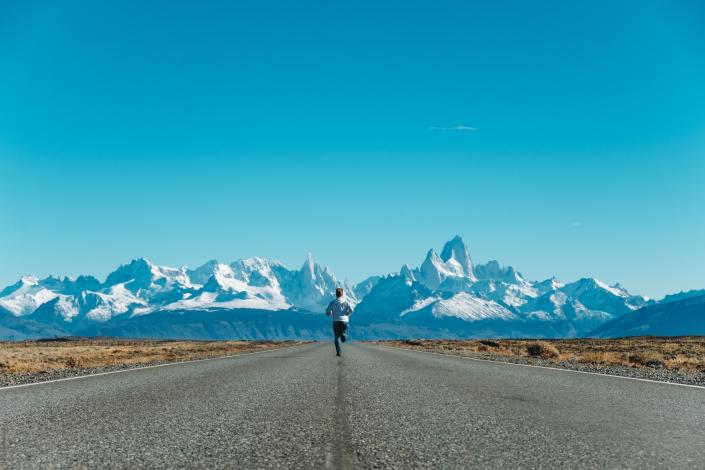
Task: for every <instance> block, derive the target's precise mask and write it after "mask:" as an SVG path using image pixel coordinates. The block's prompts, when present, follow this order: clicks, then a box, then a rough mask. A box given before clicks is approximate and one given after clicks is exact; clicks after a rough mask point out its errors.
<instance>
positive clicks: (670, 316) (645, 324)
mask: <svg viewBox="0 0 705 470" xmlns="http://www.w3.org/2000/svg"><path fill="white" fill-rule="evenodd" d="M694 335H705V295H701V296H696V297H685V298H683V299H680V300H675V301H672V302H661V303H657V304H653V305H649V306H647V307H643V308H641V309H639V310H637V311H635V312H631V313H627V314H626V315H623V316H621V317H620V318H617V319H615V320H612V321H609V322H607V323H605V324H603V325H601V326H600V327H598V328H596V329H595V330H594V331H593V332H591V333H590V335H589V336H591V337H595V338H618V337H623V336H694Z"/></svg>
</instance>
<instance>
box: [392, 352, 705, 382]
mask: <svg viewBox="0 0 705 470" xmlns="http://www.w3.org/2000/svg"><path fill="white" fill-rule="evenodd" d="M379 346H381V347H383V348H388V349H395V350H399V351H411V352H417V353H426V354H435V355H437V356H443V357H457V358H459V359H469V360H471V361H478V362H493V363H495V364H504V365H508V366H520V367H535V368H537V369H548V370H555V371H558V372H574V373H576V374H588V375H598V376H600V377H613V378H615V379H627V380H638V381H641V382H651V383H655V384H663V385H677V386H679V387H690V388H699V389H702V390H705V386H703V385H693V384H682V383H678V382H666V381H663V380H653V379H642V378H639V377H625V376H623V375H614V374H602V373H600V372H589V371H585V370H573V369H565V368H562V367H548V366H537V365H534V364H517V363H516V362H504V361H496V360H494V359H480V358H477V357H468V356H458V355H456V354H444V353H439V352H435V351H419V350H418V349H407V348H401V347H397V346H386V345H383V344H379Z"/></svg>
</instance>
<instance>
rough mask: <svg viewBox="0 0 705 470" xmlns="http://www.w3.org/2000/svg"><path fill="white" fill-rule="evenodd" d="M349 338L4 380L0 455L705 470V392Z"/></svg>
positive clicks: (53, 460) (146, 462)
mask: <svg viewBox="0 0 705 470" xmlns="http://www.w3.org/2000/svg"><path fill="white" fill-rule="evenodd" d="M345 346H347V348H346V349H345V351H344V356H343V357H342V358H337V357H335V355H334V351H333V345H332V343H330V344H320V343H319V344H310V345H305V346H301V347H294V348H290V349H286V350H278V351H268V352H263V353H257V354H252V355H247V356H241V357H235V358H226V359H216V360H208V361H201V362H193V363H183V364H178V365H173V366H166V367H157V368H148V369H140V370H134V371H129V372H123V373H117V374H108V375H101V376H95V377H88V378H82V379H78V380H68V381H60V382H53V383H45V384H39V385H31V386H27V387H19V388H11V389H2V390H0V431H1V433H2V436H1V437H0V467H5V468H56V467H59V468H69V467H70V468H76V467H92V468H131V467H140V468H141V467H148V468H173V467H200V468H222V467H226V468H253V467H254V468H262V467H280V468H369V467H398V468H414V467H445V468H448V467H481V468H482V467H504V468H554V467H562V468H595V467H598V468H604V467H611V468H614V467H619V468H625V467H627V468H651V467H661V468H663V467H670V468H693V467H700V468H702V467H705V389H701V388H693V387H683V386H676V385H669V384H660V383H653V382H644V381H637V380H627V379H622V378H614V377H605V376H598V375H589V374H580V373H572V372H564V371H558V370H551V369H542V368H531V367H521V366H515V365H509V364H501V363H492V362H481V361H473V360H468V359H463V358H458V357H451V356H441V355H434V354H428V353H422V352H413V351H403V350H397V349H391V348H386V347H382V346H376V345H371V344H363V343H352V344H348V345H345Z"/></svg>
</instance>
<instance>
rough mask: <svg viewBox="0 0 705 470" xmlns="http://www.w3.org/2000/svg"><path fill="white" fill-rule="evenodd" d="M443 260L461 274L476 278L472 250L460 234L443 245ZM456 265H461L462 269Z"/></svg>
mask: <svg viewBox="0 0 705 470" xmlns="http://www.w3.org/2000/svg"><path fill="white" fill-rule="evenodd" d="M441 260H443V262H445V263H446V264H447V265H449V266H453V270H454V271H457V272H458V274H459V275H465V276H466V277H468V278H469V279H472V280H475V273H474V271H473V264H472V259H471V258H470V250H469V249H468V247H467V245H466V244H465V242H464V241H463V239H462V237H461V236H460V235H456V236H455V237H454V238H453V239H452V240H450V241H448V242H446V244H445V245H443V250H441ZM456 266H459V267H460V269H458V268H456Z"/></svg>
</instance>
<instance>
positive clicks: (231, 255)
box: [0, 0, 705, 297]
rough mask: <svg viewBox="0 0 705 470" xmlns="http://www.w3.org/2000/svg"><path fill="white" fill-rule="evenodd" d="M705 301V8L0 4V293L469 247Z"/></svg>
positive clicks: (348, 267)
mask: <svg viewBox="0 0 705 470" xmlns="http://www.w3.org/2000/svg"><path fill="white" fill-rule="evenodd" d="M455 234H460V235H462V236H463V237H464V238H465V240H466V241H467V242H468V243H469V245H470V249H471V253H472V254H473V257H474V259H475V261H479V262H482V261H486V260H489V259H498V260H499V261H500V262H501V263H504V264H511V265H514V266H515V267H516V268H517V269H519V270H520V271H522V272H523V273H524V274H525V275H527V276H528V277H529V278H532V279H539V278H544V277H547V276H549V275H554V274H555V275H556V276H558V277H559V278H561V279H563V280H573V279H576V278H578V277H580V276H584V275H591V276H596V277H598V278H600V279H603V280H605V281H607V282H610V283H613V282H621V283H622V284H623V285H624V286H625V287H626V288H628V289H630V290H631V291H633V292H635V293H642V294H645V295H650V296H656V297H658V296H661V295H663V294H665V293H667V292H673V291H678V290H681V289H689V288H704V287H705V2H702V1H700V0H694V1H692V2H687V1H644V0H637V1H618V2H615V1H612V0H610V1H589V2H572V1H564V0H557V1H553V2H526V1H491V2H469V1H457V2H449V1H439V0H433V1H422V2H418V1H403V2H401V1H389V2H380V1H378V0H375V1H361V0H355V1H350V2H347V1H334V2H331V1H320V2H306V1H302V2H292V1H268V2H254V1H253V2H246V3H245V2H235V1H227V2H226V1H223V2H174V1H165V2H150V1H144V0H140V1H115V2H94V1H85V2H83V1H71V2H55V1H47V2H44V3H41V2H34V1H31V0H30V1H28V0H18V1H16V2H8V1H3V0H0V285H6V284H9V283H11V282H14V281H15V280H16V279H17V278H18V277H19V276H20V275H22V274H26V273H34V274H36V275H40V276H45V275H48V274H70V275H76V274H80V273H92V274H95V275H98V276H100V277H102V276H105V274H107V273H108V272H109V271H111V270H112V269H114V268H115V267H116V266H117V265H118V264H120V263H124V262H127V261H129V260H130V259H132V258H136V257H139V256H145V257H147V258H149V259H151V260H153V261H154V262H156V263H159V264H166V265H181V264H188V265H190V266H195V265H198V264H200V263H202V262H205V261H207V260H208V259H211V258H217V259H219V260H221V261H231V260H234V259H237V258H240V257H248V256H262V257H268V258H275V259H279V260H281V261H282V262H284V263H285V264H287V265H289V266H290V267H298V266H299V265H300V264H302V263H303V260H304V258H305V255H306V253H307V252H308V251H311V252H313V254H314V257H315V258H316V259H317V260H318V261H320V262H321V263H323V264H326V265H329V266H330V267H331V268H332V269H333V271H334V272H336V274H338V276H339V277H347V278H349V279H350V280H352V281H358V280H361V279H362V278H364V277H366V276H367V275H370V274H377V273H387V272H391V271H397V270H398V269H399V267H400V266H401V264H402V263H408V264H410V265H412V266H416V265H418V264H420V263H421V262H422V261H423V257H424V256H425V252H426V250H428V249H429V248H431V247H435V248H436V249H440V248H441V246H442V244H443V243H444V242H445V241H446V240H448V239H450V238H451V237H452V236H453V235H455Z"/></svg>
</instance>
